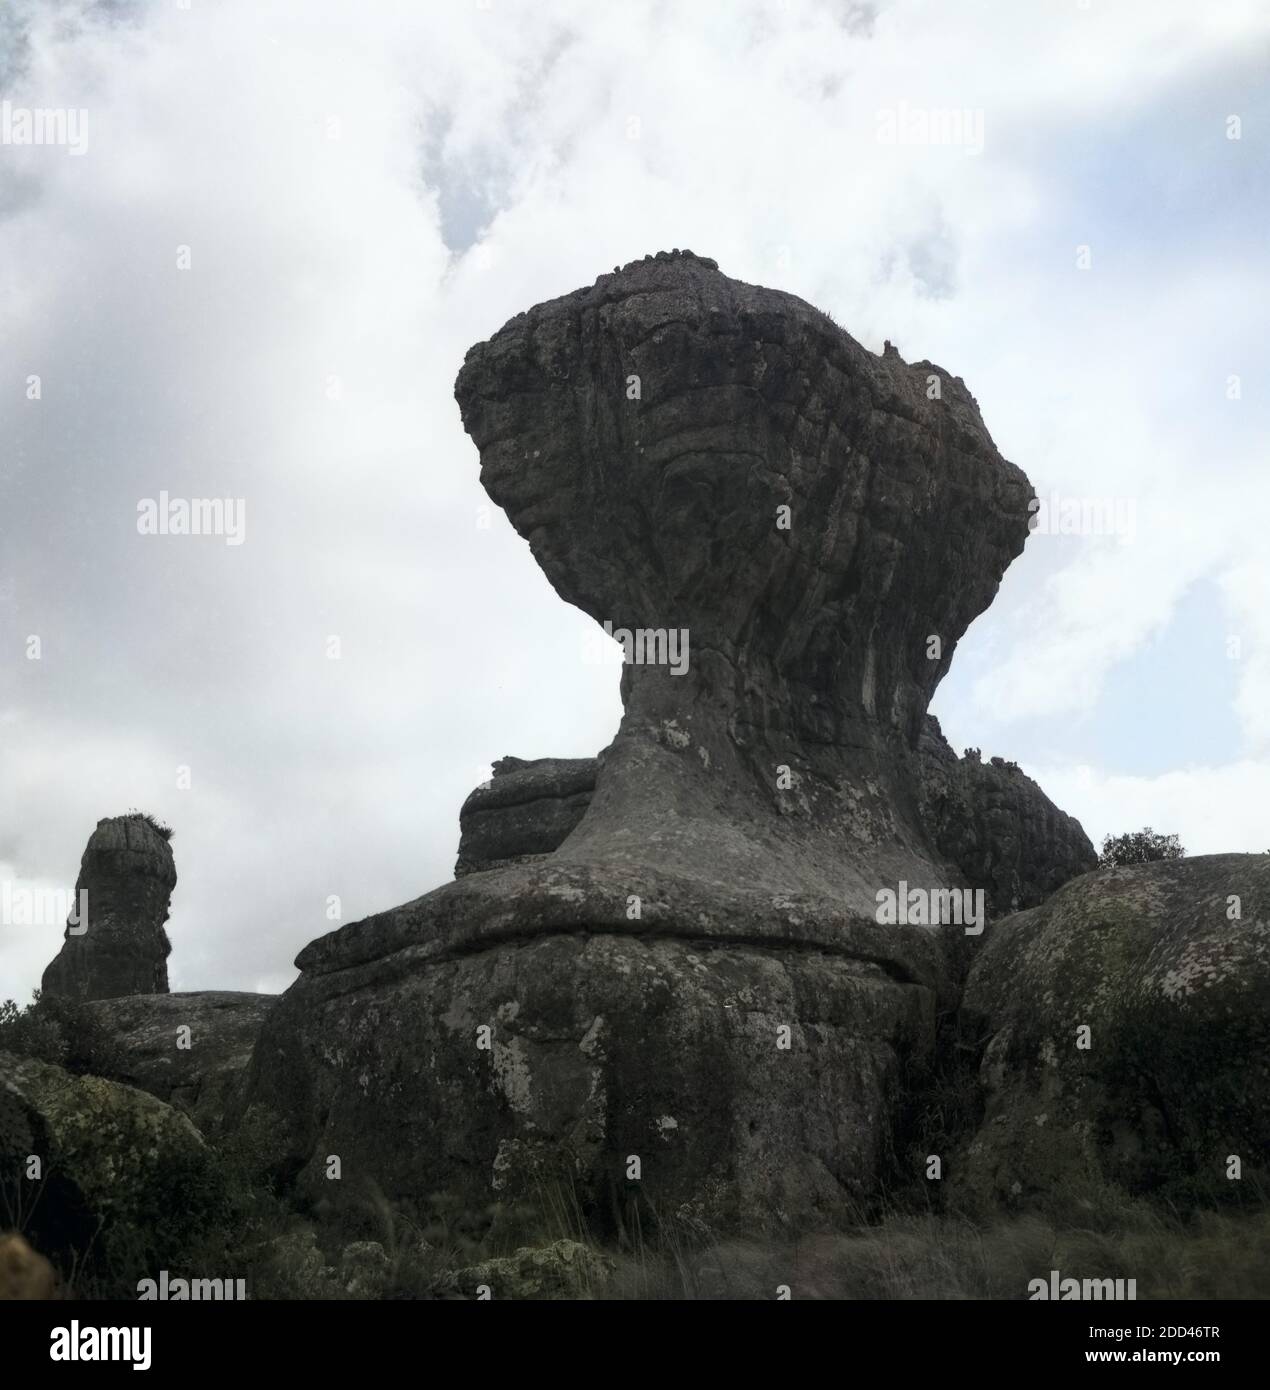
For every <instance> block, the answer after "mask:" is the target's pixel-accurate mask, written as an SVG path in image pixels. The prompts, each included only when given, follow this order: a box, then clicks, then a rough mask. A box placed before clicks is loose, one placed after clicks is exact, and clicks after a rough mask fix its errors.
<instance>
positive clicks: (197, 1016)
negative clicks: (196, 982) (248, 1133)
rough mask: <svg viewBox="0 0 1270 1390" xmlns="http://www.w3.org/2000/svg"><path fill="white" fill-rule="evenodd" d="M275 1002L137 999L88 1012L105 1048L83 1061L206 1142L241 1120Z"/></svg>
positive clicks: (245, 997)
mask: <svg viewBox="0 0 1270 1390" xmlns="http://www.w3.org/2000/svg"><path fill="white" fill-rule="evenodd" d="M276 998H277V996H276V995H273V994H244V993H234V992H230V991H224V990H203V991H198V992H194V993H188V994H134V995H129V996H127V997H125V998H122V999H100V1000H95V1001H92V1002H89V1003H86V1004H85V1005H84V1009H85V1012H86V1013H87V1014H88V1015H89V1017H90V1018H92V1019H93V1020H94V1021H95V1022H96V1024H97V1025H98V1026H97V1028H96V1029H94V1030H93V1035H94V1036H96V1037H100V1038H102V1039H103V1040H105V1041H106V1042H107V1044H108V1046H107V1047H106V1049H105V1051H104V1055H101V1056H97V1055H95V1054H94V1052H93V1051H91V1050H90V1051H89V1053H88V1055H87V1056H86V1057H83V1058H82V1059H79V1060H80V1061H81V1062H82V1064H83V1065H84V1066H85V1068H86V1069H87V1070H89V1071H92V1072H94V1073H96V1074H97V1075H103V1076H107V1077H109V1078H110V1079H111V1080H114V1081H122V1082H125V1083H126V1084H128V1085H130V1086H136V1087H138V1088H140V1089H141V1090H143V1091H148V1092H149V1093H150V1094H151V1095H152V1096H157V1097H158V1098H159V1099H160V1100H163V1101H167V1102H169V1103H170V1104H171V1105H174V1106H175V1107H176V1108H177V1109H178V1110H181V1111H183V1112H184V1113H185V1114H187V1115H188V1116H189V1117H190V1118H191V1119H192V1120H193V1121H194V1123H195V1125H197V1127H198V1128H199V1130H200V1131H201V1132H202V1133H203V1134H205V1135H208V1136H209V1137H214V1136H217V1135H219V1134H221V1133H222V1132H223V1130H224V1129H225V1127H226V1123H227V1121H228V1120H229V1119H230V1117H231V1116H233V1115H234V1114H235V1113H236V1108H237V1101H238V1094H239V1091H240V1089H241V1086H242V1083H243V1081H244V1079H245V1076H246V1071H247V1065H248V1063H249V1062H250V1061H251V1051H252V1048H253V1047H254V1046H255V1043H256V1038H257V1036H258V1035H259V1033H260V1026H261V1024H262V1023H263V1022H264V1019H265V1017H266V1015H267V1014H268V1012H269V1010H270V1008H272V1007H273V1004H274V1002H275V1000H276Z"/></svg>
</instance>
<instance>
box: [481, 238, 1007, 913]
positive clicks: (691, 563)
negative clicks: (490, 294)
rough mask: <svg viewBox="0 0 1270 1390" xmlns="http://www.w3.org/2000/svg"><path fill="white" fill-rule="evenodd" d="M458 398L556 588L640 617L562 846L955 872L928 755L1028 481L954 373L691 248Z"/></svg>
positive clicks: (553, 308)
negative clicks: (870, 341) (923, 748)
mask: <svg viewBox="0 0 1270 1390" xmlns="http://www.w3.org/2000/svg"><path fill="white" fill-rule="evenodd" d="M456 395H457V397H458V400H459V404H460V407H461V409H462V412H463V423H464V425H465V426H466V428H467V430H468V432H469V433H470V434H471V436H472V438H473V439H474V440H475V441H476V443H477V445H478V446H479V448H480V451H481V481H482V483H483V484H484V486H485V488H486V490H487V491H488V492H489V494H490V496H491V497H493V499H494V500H495V501H496V502H497V503H499V505H500V506H502V507H504V508H505V509H506V511H507V514H508V516H509V518H510V519H511V522H512V524H513V525H514V526H515V527H516V529H517V530H518V531H519V532H520V534H521V535H522V536H524V537H525V538H526V539H527V540H528V542H529V544H530V547H531V549H532V551H533V553H534V557H535V558H536V559H537V561H538V563H539V564H540V565H541V566H542V568H543V570H544V571H545V572H546V574H547V577H548V578H549V579H550V581H551V583H552V584H553V586H554V587H555V589H556V591H557V592H558V593H559V594H560V595H561V597H562V598H564V599H566V600H567V601H568V602H570V603H573V604H575V605H577V606H578V607H579V608H582V609H583V610H584V611H585V612H587V613H589V614H590V615H591V616H592V617H593V618H595V619H596V621H597V622H600V623H607V624H610V625H611V628H612V630H613V631H614V632H615V633H630V634H632V640H631V642H630V643H629V644H628V645H629V646H630V647H631V648H634V649H635V650H634V652H633V655H634V656H635V658H636V660H634V661H631V662H629V663H628V664H627V665H626V666H625V667H624V670H623V681H622V696H623V701H624V704H625V717H624V718H623V720H622V726H621V729H620V731H619V733H618V736H617V738H616V740H615V741H614V743H613V744H612V746H611V747H610V748H609V749H608V750H607V751H606V753H605V755H604V758H603V766H602V768H601V770H600V774H599V777H598V779H597V784H596V789H595V795H594V797H593V799H592V802H591V806H590V808H589V810H588V812H587V815H586V818H585V820H584V821H583V822H582V824H581V826H580V827H579V828H578V830H577V831H575V832H574V834H573V835H572V836H571V837H570V839H569V840H568V841H567V842H566V844H565V845H564V846H563V847H562V848H561V850H560V851H559V852H558V856H557V857H558V858H559V859H560V860H561V861H564V862H569V863H576V864H586V865H590V866H598V865H601V864H602V865H605V866H607V867H608V868H609V869H611V871H612V872H613V873H614V874H615V875H617V876H619V877H620V876H623V875H624V876H625V877H627V878H628V879H631V878H633V877H635V876H637V874H636V875H633V874H632V870H635V871H638V870H639V869H640V868H641V867H642V866H644V865H647V864H649V863H650V862H655V863H656V864H657V865H658V866H659V868H660V869H661V870H662V871H663V872H665V873H673V874H675V875H679V876H682V877H683V878H685V879H688V880H691V881H693V882H695V883H700V884H705V885H719V884H727V885H729V886H732V887H742V886H744V887H749V888H752V889H754V890H755V891H758V892H763V893H770V892H771V891H772V890H778V891H780V892H782V893H807V894H810V895H813V896H818V897H821V898H823V899H826V900H829V901H832V902H834V903H836V904H838V905H839V906H840V907H846V908H848V909H850V910H854V911H856V912H859V913H862V914H866V915H870V914H872V912H873V910H874V907H875V904H876V892H877V889H878V887H879V885H881V884H886V883H894V882H896V881H898V880H901V879H903V880H906V881H907V882H909V883H917V884H922V885H924V886H927V885H934V884H939V883H943V882H944V881H945V879H944V870H943V868H942V864H941V862H940V861H939V859H938V856H937V855H936V854H935V852H934V850H933V847H932V845H931V844H930V843H929V841H928V839H927V836H926V834H925V831H924V830H923V828H922V827H921V824H920V820H919V817H918V814H917V807H916V804H915V803H916V777H915V775H914V772H913V758H912V755H913V750H914V749H915V748H916V745H917V742H918V739H919V736H920V734H921V732H922V728H923V721H924V718H925V715H926V707H927V705H928V703H929V701H930V698H931V696H932V694H933V693H934V690H935V687H936V686H937V685H938V683H939V681H940V679H941V677H942V676H943V674H944V672H945V671H946V670H947V669H948V663H949V661H950V660H951V658H952V654H953V651H954V649H955V647H956V644H957V641H958V639H959V638H960V637H961V635H962V633H963V632H964V631H965V629H966V627H967V626H968V625H969V623H970V622H971V620H972V619H973V618H975V617H976V616H977V615H978V614H979V613H981V612H982V611H983V609H984V608H986V607H987V605H988V604H989V602H990V601H991V599H992V598H993V596H994V595H995V593H996V591H997V586H998V584H999V582H1000V579H1001V575H1002V573H1003V572H1004V570H1005V568H1006V566H1007V565H1008V564H1009V563H1010V561H1011V560H1012V559H1013V558H1014V557H1015V556H1016V555H1018V554H1019V552H1020V551H1021V550H1022V549H1023V543H1024V541H1025V539H1026V536H1027V516H1028V513H1027V504H1028V500H1029V498H1030V497H1031V495H1032V491H1031V488H1030V486H1029V485H1028V482H1027V479H1026V478H1025V477H1024V475H1023V474H1022V472H1020V470H1019V469H1017V468H1015V467H1014V466H1013V465H1011V464H1008V463H1006V462H1005V460H1003V459H1002V458H1001V456H1000V454H998V453H997V451H996V449H995V447H994V446H993V443H992V440H991V438H990V437H989V435H988V432H987V430H986V429H985V428H984V425H983V421H982V420H981V419H980V417H979V411H978V408H977V407H976V405H975V402H974V400H973V398H972V397H971V396H970V394H969V392H968V391H967V390H966V389H965V387H964V386H963V385H962V383H961V382H960V381H959V380H957V379H955V378H953V377H950V376H949V375H948V374H947V373H946V372H943V371H941V370H940V369H939V368H937V367H934V366H932V365H931V364H929V363H921V364H918V365H916V366H906V365H905V364H904V362H903V361H902V360H901V358H900V356H899V354H898V353H893V354H888V355H885V356H883V357H876V356H874V355H873V354H871V353H869V352H867V351H866V350H865V349H864V348H862V347H861V346H860V345H859V344H858V343H856V342H855V341H854V340H853V339H851V338H850V337H849V336H848V335H847V334H846V333H844V332H843V331H842V330H841V329H839V328H838V327H837V326H836V325H835V324H834V323H833V322H832V320H830V319H829V318H828V317H827V316H826V315H824V314H822V313H820V312H819V311H817V310H816V309H813V308H812V307H811V306H810V305H808V304H805V303H803V302H802V301H801V300H799V299H796V298H794V297H793V296H792V295H788V294H782V293H780V292H778V291H775V290H768V289H759V288H756V287H754V286H750V285H744V284H740V283H738V282H737V281H735V280H730V279H728V278H727V277H726V276H725V275H721V274H720V273H719V272H718V270H717V269H716V268H715V267H714V263H713V262H711V261H705V260H701V259H698V258H697V257H694V256H692V255H681V256H679V257H674V258H670V257H667V258H665V259H662V258H660V257H658V258H654V259H652V260H648V261H644V262H637V263H635V264H633V265H631V266H628V267H626V269H625V270H623V271H622V272H620V273H618V274H615V275H606V276H601V277H600V279H599V280H598V281H597V282H596V284H595V285H594V286H593V287H592V288H591V289H589V290H584V291H581V292H579V293H575V294H571V295H566V296H565V297H564V298H562V299H557V300H552V301H551V302H550V303H547V304H543V305H540V306H539V307H538V308H536V309H533V310H531V311H530V312H529V313H527V314H522V315H520V316H518V317H517V318H514V319H513V320H512V321H511V322H510V323H509V324H507V325H506V327H505V328H503V330H502V331H501V332H500V333H498V334H496V335H495V336H494V338H493V339H491V340H490V341H489V342H488V343H483V344H480V345H478V346H477V347H475V348H473V349H472V351H471V352H470V353H469V354H468V357H467V360H466V362H465V363H464V366H463V370H462V372H461V373H460V374H459V379H458V383H457V387H456ZM932 397H934V398H932ZM641 632H642V633H644V634H649V633H652V634H657V635H658V636H657V637H647V636H646V637H645V639H644V641H643V644H642V646H643V651H642V653H641V651H640V650H639V644H638V643H637V642H636V640H635V634H638V633H641ZM676 637H677V638H678V645H677V647H676V646H675V645H673V642H674V639H675V638H676ZM932 639H934V640H932ZM650 652H651V655H652V657H653V658H654V659H652V660H649V659H647V658H648V657H649V654H650ZM641 655H642V656H643V657H644V658H645V660H643V661H642V662H640V661H639V660H638V658H639V657H640V656H641ZM676 656H678V658H679V660H678V662H676V661H675V660H674V658H675V657H676ZM657 658H660V659H657ZM783 769H787V771H782V770H783ZM631 891H637V890H636V889H635V888H634V887H632V890H631Z"/></svg>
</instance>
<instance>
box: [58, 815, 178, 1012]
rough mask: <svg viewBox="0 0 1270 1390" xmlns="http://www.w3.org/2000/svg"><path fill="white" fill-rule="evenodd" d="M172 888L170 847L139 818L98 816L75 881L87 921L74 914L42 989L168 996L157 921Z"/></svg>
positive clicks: (165, 944)
mask: <svg viewBox="0 0 1270 1390" xmlns="http://www.w3.org/2000/svg"><path fill="white" fill-rule="evenodd" d="M175 886H176V862H175V860H174V859H173V858H172V847H171V846H170V845H169V844H168V842H167V840H166V838H165V837H164V836H163V835H161V834H160V833H159V832H158V831H157V830H156V829H155V828H154V826H153V825H151V824H150V822H149V821H148V820H146V818H145V817H144V816H136V815H132V816H114V817H111V818H110V819H107V820H100V821H98V822H97V829H96V830H94V831H93V833H92V835H91V836H89V840H88V845H87V847H86V848H85V850H84V857H83V859H82V860H81V862H80V866H79V878H78V879H77V880H76V883H75V894H76V900H77V902H79V901H81V899H80V894H81V893H86V894H87V899H86V901H87V920H86V921H85V922H80V921H78V920H76V918H77V913H73V914H72V920H71V921H70V922H68V923H67V929H66V937H65V942H64V944H63V946H62V949H61V951H60V952H58V954H57V955H56V956H55V957H54V958H53V960H52V961H50V962H49V964H48V966H47V967H46V969H45V971H44V978H43V980H42V981H41V990H42V991H43V993H44V994H46V995H50V996H62V997H65V998H70V999H115V998H118V997H120V996H122V995H126V994H166V993H167V992H168V954H169V953H170V951H171V950H172V945H171V942H169V940H168V934H167V932H166V931H165V930H164V926H163V924H164V923H165V922H166V921H167V920H168V904H169V902H170V900H171V897H172V889H173V888H174V887H175Z"/></svg>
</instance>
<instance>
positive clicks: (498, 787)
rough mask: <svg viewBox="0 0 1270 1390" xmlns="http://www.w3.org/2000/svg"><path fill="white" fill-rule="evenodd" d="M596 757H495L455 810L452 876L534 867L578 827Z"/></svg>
mask: <svg viewBox="0 0 1270 1390" xmlns="http://www.w3.org/2000/svg"><path fill="white" fill-rule="evenodd" d="M596 765H597V764H596V759H595V758H535V759H533V760H532V761H526V760H525V759H523V758H499V759H498V761H497V762H496V763H494V765H493V767H494V775H493V778H492V779H491V780H490V781H488V782H486V783H485V784H484V785H483V786H480V787H477V789H476V790H475V791H474V792H473V793H472V794H471V795H470V796H469V797H468V799H467V800H466V801H465V802H464V803H463V809H462V810H461V811H460V812H459V858H458V862H457V863H456V864H455V866H454V873H455V877H457V878H461V877H462V876H463V875H464V874H471V873H478V872H482V871H484V870H486V869H499V868H503V867H504V866H505V865H507V864H515V863H533V862H535V861H536V860H539V859H542V858H544V857H545V856H546V855H548V854H550V853H551V852H552V851H553V850H556V849H559V847H560V846H561V845H562V844H563V843H564V842H565V840H566V839H568V837H569V836H570V835H571V834H572V833H573V831H574V830H576V829H577V827H578V824H579V822H580V821H581V820H582V817H583V815H584V814H585V813H586V808H587V807H588V806H589V805H590V804H591V794H592V792H594V791H595V771H596Z"/></svg>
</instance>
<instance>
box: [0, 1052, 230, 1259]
mask: <svg viewBox="0 0 1270 1390" xmlns="http://www.w3.org/2000/svg"><path fill="white" fill-rule="evenodd" d="M32 1159H37V1160H38V1161H39V1171H38V1175H37V1176H31V1172H32V1168H31V1162H32ZM214 1189H215V1184H214V1178H213V1159H212V1156H211V1154H210V1152H209V1150H208V1148H207V1146H206V1145H205V1144H204V1142H203V1139H202V1137H201V1136H200V1135H199V1133H198V1131H197V1130H196V1129H195V1128H194V1126H193V1125H192V1124H191V1123H190V1121H189V1119H188V1118H187V1117H186V1116H184V1115H182V1114H180V1113H179V1112H178V1111H176V1110H174V1109H172V1107H171V1106H168V1105H164V1104H163V1102H162V1101H160V1100H156V1099H155V1098H154V1097H153V1096H151V1095H147V1094H146V1093H145V1092H144V1091H139V1090H136V1089H134V1088H133V1087H131V1086H123V1085H120V1084H118V1083H117V1082H114V1081H107V1080H105V1079H104V1078H102V1077H97V1076H73V1075H71V1074H70V1073H69V1072H66V1071H63V1070H62V1068H61V1067H55V1066H50V1065H49V1064H47V1063H44V1062H38V1061H34V1060H32V1059H30V1058H17V1057H14V1056H13V1055H12V1054H11V1053H0V1209H3V1208H4V1207H7V1208H8V1209H9V1210H13V1211H18V1212H22V1213H23V1214H24V1215H25V1216H27V1217H28V1218H29V1220H28V1221H27V1222H26V1223H25V1230H26V1231H27V1234H28V1235H29V1236H30V1237H31V1239H32V1240H33V1241H34V1242H35V1244H36V1245H37V1246H38V1247H39V1248H40V1249H41V1250H45V1251H48V1252H49V1253H50V1254H52V1253H53V1252H54V1251H57V1252H59V1253H61V1254H62V1255H67V1256H79V1257H83V1256H85V1255H86V1254H88V1252H89V1251H90V1250H91V1251H92V1252H93V1255H94V1257H95V1258H109V1259H111V1260H114V1261H116V1262H118V1261H120V1260H127V1259H130V1258H135V1257H137V1256H142V1255H144V1254H145V1253H146V1251H147V1250H148V1251H149V1252H150V1253H156V1254H163V1253H165V1252H168V1253H170V1252H171V1251H172V1250H174V1249H175V1248H177V1246H178V1245H179V1243H180V1241H181V1240H182V1239H183V1238H184V1237H185V1236H186V1235H188V1234H189V1233H190V1232H191V1231H192V1230H193V1229H195V1228H196V1227H197V1226H198V1224H199V1222H200V1220H201V1219H202V1218H203V1217H204V1216H205V1214H206V1212H207V1210H208V1206H207V1204H208V1203H209V1202H212V1201H214V1200H215V1196H214ZM37 1191H38V1192H39V1193H40V1197H39V1201H38V1202H36V1201H35V1197H36V1193H37Z"/></svg>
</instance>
